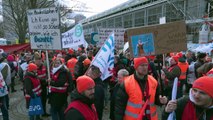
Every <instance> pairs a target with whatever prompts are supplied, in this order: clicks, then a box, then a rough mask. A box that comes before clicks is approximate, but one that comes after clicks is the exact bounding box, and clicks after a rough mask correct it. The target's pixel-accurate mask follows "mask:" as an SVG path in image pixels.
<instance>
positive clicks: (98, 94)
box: [94, 78, 105, 120]
mask: <svg viewBox="0 0 213 120" xmlns="http://www.w3.org/2000/svg"><path fill="white" fill-rule="evenodd" d="M94 81H95V108H96V110H97V113H98V119H99V120H102V116H103V110H104V98H105V94H104V83H103V81H102V80H101V79H100V78H96V79H95V80H94Z"/></svg>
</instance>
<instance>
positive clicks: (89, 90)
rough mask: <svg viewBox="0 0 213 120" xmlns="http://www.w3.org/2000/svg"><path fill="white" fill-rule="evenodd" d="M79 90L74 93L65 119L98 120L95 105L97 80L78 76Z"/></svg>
mask: <svg viewBox="0 0 213 120" xmlns="http://www.w3.org/2000/svg"><path fill="white" fill-rule="evenodd" d="M76 82H77V90H76V91H74V92H73V93H72V95H71V96H72V98H71V101H72V102H71V103H70V104H69V106H68V108H67V109H66V110H65V120H71V119H72V120H98V115H97V112H96V109H95V106H94V92H95V82H94V81H93V80H92V78H90V77H88V76H86V75H83V76H80V77H78V78H77V80H76Z"/></svg>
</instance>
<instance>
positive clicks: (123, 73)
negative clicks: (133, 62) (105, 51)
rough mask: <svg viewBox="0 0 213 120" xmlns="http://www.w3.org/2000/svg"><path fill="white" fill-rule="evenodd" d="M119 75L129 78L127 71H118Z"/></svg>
mask: <svg viewBox="0 0 213 120" xmlns="http://www.w3.org/2000/svg"><path fill="white" fill-rule="evenodd" d="M118 74H121V75H122V76H124V77H125V76H129V72H128V71H127V70H126V69H120V70H119V71H118Z"/></svg>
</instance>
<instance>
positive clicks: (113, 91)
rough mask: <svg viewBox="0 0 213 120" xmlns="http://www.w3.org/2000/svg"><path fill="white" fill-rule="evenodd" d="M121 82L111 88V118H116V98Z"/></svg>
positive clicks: (112, 119)
mask: <svg viewBox="0 0 213 120" xmlns="http://www.w3.org/2000/svg"><path fill="white" fill-rule="evenodd" d="M119 86H120V84H119V83H117V84H116V85H115V86H114V87H113V88H111V89H110V93H111V96H110V119H111V120H114V119H115V115H114V111H115V98H116V96H117V92H118V89H119Z"/></svg>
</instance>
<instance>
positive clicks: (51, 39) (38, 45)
mask: <svg viewBox="0 0 213 120" xmlns="http://www.w3.org/2000/svg"><path fill="white" fill-rule="evenodd" d="M27 18H28V26H29V35H30V44H31V49H43V50H61V34H60V28H59V24H60V19H59V10H58V9H57V8H42V9H31V10H28V11H27Z"/></svg>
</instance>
